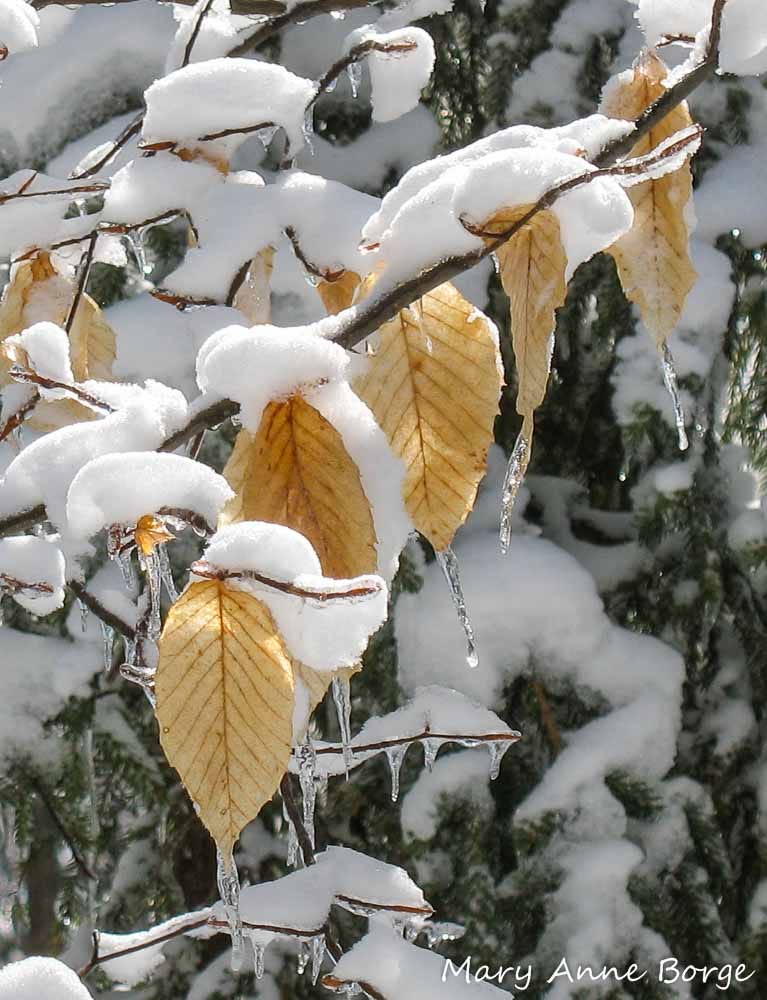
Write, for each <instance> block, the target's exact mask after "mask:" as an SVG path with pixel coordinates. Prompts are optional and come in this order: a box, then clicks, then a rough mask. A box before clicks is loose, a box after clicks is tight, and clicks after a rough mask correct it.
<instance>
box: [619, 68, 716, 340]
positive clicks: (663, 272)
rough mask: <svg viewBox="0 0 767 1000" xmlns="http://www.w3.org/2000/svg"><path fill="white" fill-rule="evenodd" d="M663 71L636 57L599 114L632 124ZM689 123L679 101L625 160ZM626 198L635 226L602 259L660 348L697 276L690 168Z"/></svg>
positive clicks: (659, 89)
mask: <svg viewBox="0 0 767 1000" xmlns="http://www.w3.org/2000/svg"><path fill="white" fill-rule="evenodd" d="M667 73H668V70H667V67H666V66H665V64H664V63H663V61H662V59H660V57H659V56H658V55H657V54H656V53H655V52H654V51H648V52H645V53H643V54H642V55H641V56H640V58H639V59H638V60H637V62H636V63H635V65H634V68H633V70H629V71H628V72H627V73H622V74H621V75H620V76H618V77H617V78H616V79H615V80H614V81H613V82H612V83H611V84H610V85H608V88H607V89H606V91H605V94H604V96H603V98H602V108H601V110H602V111H603V112H604V113H605V114H607V115H611V116H613V117H616V118H626V119H635V118H637V117H638V116H639V115H640V114H641V113H642V112H643V111H644V110H645V108H647V107H648V106H649V105H650V104H652V103H653V101H655V100H656V99H657V98H658V97H661V96H662V95H663V94H665V93H666V88H665V87H664V85H663V81H664V80H665V78H666V75H667ZM690 125H692V118H691V117H690V112H689V109H688V107H687V103H686V102H684V101H683V102H682V103H681V104H679V105H678V106H677V107H676V108H674V109H673V110H671V111H670V112H669V113H668V114H666V115H665V116H664V117H663V118H661V120H660V121H659V123H658V124H657V125H656V126H655V127H654V128H653V129H651V130H650V132H649V133H648V134H647V135H646V136H645V137H644V138H643V139H641V140H640V141H639V142H638V143H637V144H636V146H634V148H633V149H632V151H631V156H643V155H646V154H647V153H649V152H650V151H651V150H653V149H655V148H656V147H657V146H659V145H660V144H661V143H663V142H664V141H665V140H667V139H669V138H670V137H671V136H673V135H674V134H675V133H677V132H680V131H682V130H684V129H686V128H688V127H689V126H690ZM628 194H629V197H630V198H631V202H632V204H633V206H634V225H633V227H632V228H631V230H630V231H629V232H628V233H626V235H625V236H622V237H621V239H619V240H618V242H617V243H615V244H614V245H613V246H612V247H611V248H610V250H609V253H610V254H611V255H612V256H613V257H614V258H615V262H616V264H617V266H618V274H619V275H620V280H621V284H622V285H623V290H624V292H625V293H626V297H627V298H628V299H630V301H631V302H633V303H635V305H636V306H637V307H638V308H639V312H640V314H641V316H642V320H643V321H644V323H645V325H646V326H647V328H648V330H649V331H650V333H651V334H652V335H653V337H654V338H655V340H656V342H657V344H658V346H662V345H663V344H664V343H665V342H666V340H667V338H668V337H669V335H670V334H671V332H672V331H673V329H674V327H675V326H676V325H677V323H678V322H679V317H680V316H681V314H682V309H683V308H684V304H685V301H686V300H687V296H688V294H689V292H690V290H691V289H692V287H693V285H694V284H695V280H696V278H697V274H696V272H695V268H694V267H693V265H692V261H691V259H690V227H689V224H688V218H689V216H688V206H689V203H690V199H691V198H692V171H691V170H690V165H689V163H688V162H685V163H683V164H682V165H681V166H680V167H679V169H678V170H675V171H674V172H673V173H670V174H666V175H665V176H663V177H657V178H655V179H653V180H648V181H645V182H643V183H642V184H637V185H636V186H634V187H631V188H630V189H629V190H628Z"/></svg>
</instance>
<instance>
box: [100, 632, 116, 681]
mask: <svg viewBox="0 0 767 1000" xmlns="http://www.w3.org/2000/svg"><path fill="white" fill-rule="evenodd" d="M101 639H102V644H103V647H102V648H103V652H104V672H105V673H109V671H110V670H111V669H112V655H113V653H114V646H115V630H114V629H113V628H112V626H111V625H107V624H106V623H105V622H101Z"/></svg>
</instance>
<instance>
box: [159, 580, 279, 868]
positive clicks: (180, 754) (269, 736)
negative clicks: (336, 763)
mask: <svg viewBox="0 0 767 1000" xmlns="http://www.w3.org/2000/svg"><path fill="white" fill-rule="evenodd" d="M155 691H156V697H157V709H156V711H157V718H158V720H159V724H160V742H161V743H162V747H163V750H164V751H165V754H166V756H167V757H168V760H169V761H170V763H171V764H172V765H173V766H174V767H175V768H176V770H177V771H178V772H179V774H180V776H181V779H182V781H183V782H184V785H185V786H186V788H187V790H188V792H189V794H190V796H191V798H192V800H193V801H194V802H195V803H196V805H197V806H198V808H199V814H200V818H201V819H202V821H203V822H204V823H205V825H206V827H207V828H208V830H209V831H210V833H211V835H212V836H213V838H214V839H215V841H216V844H217V845H218V848H219V850H220V851H221V853H222V854H223V855H224V856H225V857H228V856H229V855H230V854H231V851H232V847H233V845H234V842H235V841H236V839H237V837H238V836H239V834H240V831H241V830H242V828H243V827H244V826H245V825H246V824H247V823H249V822H250V821H251V820H252V819H253V818H254V817H255V816H257V815H258V813H259V812H260V810H261V808H262V807H263V805H264V804H265V803H266V802H268V801H269V799H271V797H272V795H273V794H274V792H275V790H276V789H277V786H278V785H279V783H280V779H281V778H282V775H283V774H284V773H285V771H286V770H287V766H288V760H289V758H290V748H291V741H292V714H293V692H294V681H293V665H292V664H291V661H290V658H289V656H288V654H287V651H286V649H285V646H284V644H283V641H282V639H281V637H280V635H279V633H278V632H277V629H276V627H275V625H274V622H273V620H272V616H271V615H270V613H269V611H268V610H267V608H266V607H265V606H264V605H263V604H262V603H261V602H260V601H259V600H257V599H256V598H255V597H253V596H252V595H250V594H247V593H245V592H243V591H238V590H230V589H229V588H227V587H225V586H224V585H223V584H222V583H221V582H220V581H218V580H210V581H205V582H202V583H193V584H192V585H191V586H190V587H189V588H188V589H187V591H186V592H185V593H184V594H183V595H182V597H181V599H180V600H179V601H178V602H177V603H176V604H174V606H173V607H172V608H171V610H170V613H169V614H168V618H167V621H166V623H165V628H164V629H163V633H162V637H161V639H160V662H159V666H158V669H157V678H156V682H155Z"/></svg>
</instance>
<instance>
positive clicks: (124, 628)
mask: <svg viewBox="0 0 767 1000" xmlns="http://www.w3.org/2000/svg"><path fill="white" fill-rule="evenodd" d="M67 587H69V589H70V590H71V591H72V593H73V594H74V595H75V597H76V598H77V600H78V601H80V602H81V603H82V604H84V605H85V606H86V608H87V609H88V610H89V611H92V612H93V614H94V615H95V616H96V617H97V618H99V619H101V621H102V622H103V623H104V624H105V625H108V626H109V627H110V628H112V629H114V630H115V632H120V633H121V634H122V635H124V636H125V638H126V639H135V638H136V629H135V628H134V627H133V625H129V624H128V622H126V621H125V620H124V619H122V618H120V616H119V615H116V614H115V613H114V612H113V611H109V609H108V608H105V607H104V605H103V604H102V603H101V601H99V599H98V598H97V597H95V596H94V595H93V594H92V593H91V592H90V591H89V590H88V589H87V588H86V587H85V586H83V584H82V583H80V582H79V580H68V581H67Z"/></svg>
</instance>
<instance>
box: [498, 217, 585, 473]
mask: <svg viewBox="0 0 767 1000" xmlns="http://www.w3.org/2000/svg"><path fill="white" fill-rule="evenodd" d="M531 207H532V206H531V205H517V206H515V207H514V208H505V209H502V210H501V211H500V212H498V213H496V214H495V215H494V216H493V217H492V218H491V219H488V221H487V222H484V223H483V224H482V227H481V228H482V231H483V232H487V233H500V232H504V231H505V230H507V229H509V228H510V227H511V226H513V225H514V223H515V222H518V221H519V219H521V218H522V217H523V216H525V215H527V213H528V212H529V211H530V209H531ZM497 257H498V263H499V265H500V270H501V282H502V283H503V288H504V291H505V292H506V294H507V295H508V297H509V300H510V302H511V338H512V344H513V346H514V358H515V360H516V365H517V380H518V386H517V413H518V414H519V415H520V416H521V417H522V419H523V423H522V435H523V437H524V438H525V440H526V441H527V443H528V448H527V450H526V455H527V456H529V454H530V448H529V445H530V444H531V443H532V439H533V419H534V414H535V411H536V409H537V408H538V407H539V406H540V405H541V403H542V402H543V400H544V397H545V395H546V385H547V383H548V380H549V366H550V363H551V351H552V347H553V337H554V327H555V325H556V311H557V309H558V308H559V307H560V306H561V305H562V304H563V302H564V301H565V297H566V295H567V283H566V281H565V274H566V270H567V257H566V256H565V251H564V247H563V246H562V239H561V236H560V232H559V219H558V218H557V216H556V215H555V214H554V212H552V211H549V210H548V209H547V210H545V211H542V212H538V213H537V214H536V215H535V216H533V218H532V219H531V220H530V222H528V223H527V224H526V225H525V226H523V227H522V228H521V229H520V230H519V232H517V233H515V234H514V236H512V238H511V239H510V240H507V241H506V243H504V244H503V245H502V246H501V247H500V248H499V250H498V251H497ZM525 464H526V463H525ZM524 471H525V470H524V468H521V469H520V476H523V475H524Z"/></svg>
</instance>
